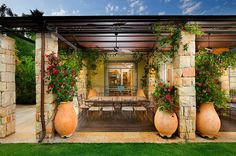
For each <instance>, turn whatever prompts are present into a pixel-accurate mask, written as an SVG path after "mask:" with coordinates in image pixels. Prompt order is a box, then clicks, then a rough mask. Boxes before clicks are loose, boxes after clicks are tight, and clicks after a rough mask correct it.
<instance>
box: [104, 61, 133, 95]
mask: <svg viewBox="0 0 236 156" xmlns="http://www.w3.org/2000/svg"><path fill="white" fill-rule="evenodd" d="M105 68H106V69H105V84H106V85H105V95H107V96H131V95H134V94H135V93H136V91H137V72H136V71H137V70H136V64H135V63H134V62H108V63H107V64H106V66H105Z"/></svg>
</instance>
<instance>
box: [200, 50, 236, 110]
mask: <svg viewBox="0 0 236 156" xmlns="http://www.w3.org/2000/svg"><path fill="white" fill-rule="evenodd" d="M235 65H236V51H235V50H232V51H228V52H224V53H222V54H219V55H216V54H213V53H210V52H208V51H206V50H200V51H199V52H198V53H197V54H196V93H197V96H196V98H197V105H199V104H202V103H205V102H214V104H215V105H216V106H217V107H218V108H225V107H226V104H227V101H228V98H227V96H226V93H225V91H224V90H222V89H221V81H220V79H221V76H222V75H223V74H224V72H225V70H226V69H228V67H230V66H235Z"/></svg>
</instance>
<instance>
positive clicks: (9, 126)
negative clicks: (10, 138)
mask: <svg viewBox="0 0 236 156" xmlns="http://www.w3.org/2000/svg"><path fill="white" fill-rule="evenodd" d="M15 124H16V121H15V120H13V121H11V122H9V123H8V124H7V135H10V134H12V133H14V132H15Z"/></svg>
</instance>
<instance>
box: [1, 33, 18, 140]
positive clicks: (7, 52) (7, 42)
mask: <svg viewBox="0 0 236 156" xmlns="http://www.w3.org/2000/svg"><path fill="white" fill-rule="evenodd" d="M15 90H16V87H15V40H14V39H12V38H10V37H7V36H5V35H2V34H0V138H4V137H6V136H8V135H10V134H13V133H14V132H15V108H16V104H15V103H16V93H15Z"/></svg>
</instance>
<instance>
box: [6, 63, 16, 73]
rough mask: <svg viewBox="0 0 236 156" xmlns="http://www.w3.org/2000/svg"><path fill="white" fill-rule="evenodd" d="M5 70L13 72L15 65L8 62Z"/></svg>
mask: <svg viewBox="0 0 236 156" xmlns="http://www.w3.org/2000/svg"><path fill="white" fill-rule="evenodd" d="M6 71H9V72H15V65H10V64H8V65H7V66H6Z"/></svg>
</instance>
